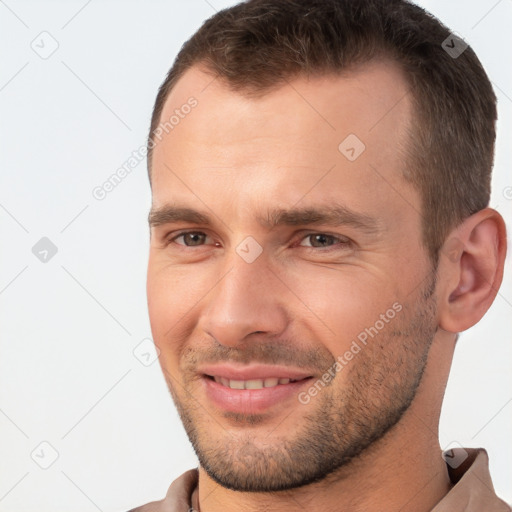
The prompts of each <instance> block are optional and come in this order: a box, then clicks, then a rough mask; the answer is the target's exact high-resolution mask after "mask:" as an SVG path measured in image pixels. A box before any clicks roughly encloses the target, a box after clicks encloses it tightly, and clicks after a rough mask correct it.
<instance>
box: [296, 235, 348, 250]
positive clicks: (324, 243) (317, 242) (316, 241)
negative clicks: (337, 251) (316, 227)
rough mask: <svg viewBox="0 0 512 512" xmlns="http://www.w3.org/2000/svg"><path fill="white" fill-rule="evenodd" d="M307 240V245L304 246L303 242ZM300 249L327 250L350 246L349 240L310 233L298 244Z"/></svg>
mask: <svg viewBox="0 0 512 512" xmlns="http://www.w3.org/2000/svg"><path fill="white" fill-rule="evenodd" d="M305 240H309V242H310V243H309V245H304V244H303V241H305ZM299 245H300V246H302V247H308V248H314V249H317V248H320V249H321V248H327V249H329V248H330V247H332V246H340V247H341V248H342V247H347V246H350V240H349V239H348V238H345V237H338V236H334V235H329V234H327V233H310V234H309V235H306V236H305V237H304V238H303V239H302V242H301V243H300V244H299Z"/></svg>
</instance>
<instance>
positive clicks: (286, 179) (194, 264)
mask: <svg viewBox="0 0 512 512" xmlns="http://www.w3.org/2000/svg"><path fill="white" fill-rule="evenodd" d="M407 91H408V87H407V85H406V83H405V82H404V80H403V78H402V77H401V74H400V73H399V71H398V70H397V69H396V68H395V67H394V66H393V65H390V64H389V63H387V64H382V63H381V64H378V63H374V64H372V65H367V66H365V67H364V68H362V69H360V70H359V71H357V72H352V73H349V74H346V76H339V77H332V76H331V77H325V78H314V79H311V80H310V81H309V82H308V81H307V80H305V79H302V78H301V79H295V80H293V81H290V83H289V84H287V85H284V86H282V87H280V88H279V89H276V90H274V91H272V92H269V93H268V94H265V95H264V96H262V97H260V98H254V97H252V98H250V97H247V96H244V95H242V94H239V93H236V92H233V91H232V90H230V89H229V87H228V86H227V85H226V84H225V83H223V82H222V81H221V80H220V79H215V80H213V78H212V76H211V75H209V74H205V73H203V72H201V71H200V70H199V69H196V68H192V69H191V70H189V71H188V72H187V73H186V74H185V76H184V77H182V78H181V80H180V81H179V82H178V83H177V85H176V87H175V88H174V89H173V91H172V93H171V95H170V96H169V98H168V100H167V103H166V106H165V108H164V112H163V115H162V118H161V121H162V123H163V122H165V121H167V120H169V119H170V118H171V116H173V115H174V116H175V117H174V119H173V121H172V129H168V131H169V133H168V134H166V135H165V136H164V137H162V140H161V142H159V143H158V144H157V146H156V147H155V149H154V155H153V166H152V191H153V205H152V208H153V210H154V212H156V213H155V214H154V215H152V220H153V225H152V228H151V248H150V257H149V267H148V283H147V292H148V306H149V314H150V320H151V326H152V332H153V337H154V340H155V343H156V345H157V346H158V348H159V349H160V351H161V354H160V358H159V361H160V365H161V367H162V370H163V372H164V377H165V378H166V381H167V383H168V386H169V389H170V391H171V393H172V396H173V399H174V401H175V403H176V405H177V407H178V411H179V413H180V415H181V418H182V420H183V423H184V426H185V429H186V430H187V433H188V435H189V437H190V439H191V442H192V444H193V446H194V449H195V450H196V453H197V455H198V457H199V461H200V464H201V466H202V467H203V468H204V469H205V470H206V472H207V473H208V475H209V476H210V477H211V478H213V479H214V480H216V481H217V482H219V483H221V484H222V485H224V486H226V487H229V488H233V489H238V490H246V491H270V490H279V489H286V488H292V487H297V486H300V485H304V484H306V483H309V482H312V481H316V480H319V479H321V478H323V477H325V476H326V475H327V474H329V473H332V472H333V471H335V470H336V469H337V468H339V467H340V466H342V465H343V464H346V463H347V461H348V460H349V459H350V458H351V457H354V456H356V455H358V454H359V453H361V452H362V451H363V450H364V449H365V448H366V447H367V446H369V445H370V444H372V443H374V442H375V441H377V440H379V439H380V438H381V437H382V436H383V435H384V434H385V433H386V431H387V430H389V428H391V427H392V426H393V425H394V424H396V423H397V422H398V421H399V420H400V418H401V417H402V414H403V413H404V411H405V410H406V409H407V407H408V406H409V404H410V403H411V401H412V400H413V399H414V397H415V393H416V389H417V387H418V385H419V383H420V379H421V375H422V372H423V369H424V366H425V363H426V358H427V354H428V349H429V346H430V342H431V341H432V338H433V336H434V334H435V330H436V327H437V323H436V319H435V315H436V311H435V299H434V296H433V285H434V281H433V279H432V278H433V274H432V272H431V270H432V269H431V266H430V262H429V261H428V258H427V253H426V251H425V249H424V248H423V247H422V246H421V241H420V240H421V217H420V213H419V211H420V197H419V194H418V192H417V191H416V190H414V189H413V188H412V187H411V186H410V185H408V184H407V183H406V182H405V181H404V179H403V177H402V176H401V172H402V171H403V170H404V165H405V163H404V162H405V156H404V148H405V144H406V142H407V130H408V129H410V126H411V118H412V115H413V113H412V107H411V98H410V96H409V94H408V92H407ZM191 97H193V100H190V98H191ZM186 104H194V106H193V107H192V108H184V107H183V106H184V105H186ZM178 118H179V121H177V119H178ZM351 134H353V135H351ZM356 137H357V138H356ZM363 144H364V146H363ZM169 207H172V208H173V209H172V210H170V209H169ZM166 209H168V211H167V212H166ZM184 209H186V210H184ZM189 210H190V211H192V210H193V211H196V212H199V213H200V214H202V217H199V216H195V217H194V216H193V215H191V212H190V211H189ZM184 214H186V215H184ZM336 219H337V222H334V220H336ZM289 379H291V380H292V381H291V382H288V380H289ZM240 388H243V389H240ZM246 388H247V389H246Z"/></svg>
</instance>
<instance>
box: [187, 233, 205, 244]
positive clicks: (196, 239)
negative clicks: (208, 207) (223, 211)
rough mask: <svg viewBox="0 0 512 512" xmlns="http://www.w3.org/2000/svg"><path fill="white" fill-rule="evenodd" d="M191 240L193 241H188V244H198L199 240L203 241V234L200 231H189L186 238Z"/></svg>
mask: <svg viewBox="0 0 512 512" xmlns="http://www.w3.org/2000/svg"><path fill="white" fill-rule="evenodd" d="M187 237H188V241H191V242H192V243H187V245H197V243H198V242H201V235H200V234H199V233H187V234H186V235H185V239H187Z"/></svg>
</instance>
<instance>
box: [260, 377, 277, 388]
mask: <svg viewBox="0 0 512 512" xmlns="http://www.w3.org/2000/svg"><path fill="white" fill-rule="evenodd" d="M278 383H279V379H278V378H277V377H272V378H270V379H265V382H264V383H263V385H264V386H265V387H266V388H273V387H274V386H277V384H278Z"/></svg>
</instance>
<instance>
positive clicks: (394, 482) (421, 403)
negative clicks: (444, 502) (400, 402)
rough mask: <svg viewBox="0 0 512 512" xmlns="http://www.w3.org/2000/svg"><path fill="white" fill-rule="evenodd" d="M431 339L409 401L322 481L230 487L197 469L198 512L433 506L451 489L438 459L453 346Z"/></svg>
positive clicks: (422, 509)
mask: <svg viewBox="0 0 512 512" xmlns="http://www.w3.org/2000/svg"><path fill="white" fill-rule="evenodd" d="M436 338H437V340H436V341H434V343H433V346H432V348H431V353H430V357H429V364H427V368H426V370H425V373H424V376H423V379H422V384H421V385H420V387H419V389H418V392H417V394H416V397H415V399H414V401H413V403H412V404H411V406H410V407H409V409H408V410H407V411H406V412H405V413H404V415H403V416H402V418H401V420H400V421H399V422H398V423H397V424H396V425H395V426H394V427H393V428H392V429H391V430H390V431H388V432H387V433H386V434H385V435H384V436H383V437H382V438H381V439H380V440H379V441H377V442H376V443H374V444H373V445H372V446H370V447H369V448H367V449H366V450H365V451H364V453H362V454H360V455H359V456H358V457H357V458H355V459H353V460H352V461H351V462H350V463H348V464H347V465H346V466H344V467H342V468H340V469H339V470H337V471H336V472H335V473H332V474H331V475H329V476H327V477H326V478H325V479H324V480H322V481H321V482H317V483H314V484H309V485H305V486H303V487H299V488H296V489H291V490H288V491H280V492H274V493H248V492H238V491H232V490H229V489H226V488H224V487H222V486H220V485H219V484H217V483H216V482H215V481H214V480H212V479H211V478H210V477H209V476H208V475H207V474H206V472H205V471H204V470H203V469H202V468H199V485H198V492H199V495H198V498H199V505H200V512H221V511H222V512H234V511H237V512H238V511H239V510H246V511H249V512H251V511H261V510H265V511H268V512H272V511H280V510H287V511H289V512H304V510H308V512H317V511H318V512H320V511H321V512H362V511H364V512H381V511H382V510H387V511H396V512H398V511H400V512H428V511H430V510H432V508H434V506H435V505H436V504H437V503H438V502H439V501H440V500H441V499H442V498H443V497H444V496H445V495H446V494H447V492H448V491H449V490H450V487H451V483H450V479H449V476H448V471H447V468H446V463H445V462H444V460H443V459H442V457H441V448H440V446H439V441H438V421H439V414H440V408H441V403H442V397H443V394H444V389H445V386H446V380H447V377H448V373H449V366H450V363H451V355H450V354H449V352H447V347H449V346H450V345H451V346H452V349H453V345H452V344H451V343H450V341H451V340H450V338H449V337H447V336H446V335H443V334H441V335H440V336H438V337H436ZM443 377H444V378H443ZM426 411H427V412H426Z"/></svg>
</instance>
